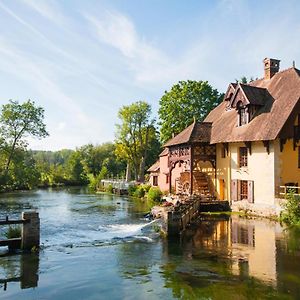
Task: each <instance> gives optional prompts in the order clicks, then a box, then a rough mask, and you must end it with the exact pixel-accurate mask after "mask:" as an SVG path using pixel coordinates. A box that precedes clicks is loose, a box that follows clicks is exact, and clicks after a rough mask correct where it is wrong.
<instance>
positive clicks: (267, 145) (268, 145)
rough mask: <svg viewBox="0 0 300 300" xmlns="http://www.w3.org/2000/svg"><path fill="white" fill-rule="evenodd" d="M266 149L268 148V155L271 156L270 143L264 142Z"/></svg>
mask: <svg viewBox="0 0 300 300" xmlns="http://www.w3.org/2000/svg"><path fill="white" fill-rule="evenodd" d="M263 144H264V147H265V148H266V150H267V152H268V154H270V141H263Z"/></svg>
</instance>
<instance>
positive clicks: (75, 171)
mask: <svg viewBox="0 0 300 300" xmlns="http://www.w3.org/2000/svg"><path fill="white" fill-rule="evenodd" d="M67 169H68V176H69V178H68V179H69V182H70V183H71V184H73V185H83V184H86V183H87V182H88V179H87V174H86V173H85V170H84V168H83V164H82V156H81V153H80V152H79V151H74V152H73V153H72V154H71V156H70V159H69V160H68V163H67Z"/></svg>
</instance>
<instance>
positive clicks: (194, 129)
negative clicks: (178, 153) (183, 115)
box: [164, 122, 212, 147]
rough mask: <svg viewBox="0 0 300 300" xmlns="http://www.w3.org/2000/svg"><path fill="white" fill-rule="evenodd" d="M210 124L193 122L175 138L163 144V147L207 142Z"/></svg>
mask: <svg viewBox="0 0 300 300" xmlns="http://www.w3.org/2000/svg"><path fill="white" fill-rule="evenodd" d="M211 125H212V124H211V123H208V122H202V123H200V122H194V123H192V124H191V125H190V126H188V127H187V128H186V129H184V130H183V131H181V132H180V133H179V134H177V135H176V136H175V137H173V138H172V139H170V140H169V141H168V142H166V143H165V145H164V147H170V146H175V145H180V144H189V143H197V142H209V141H210V134H211Z"/></svg>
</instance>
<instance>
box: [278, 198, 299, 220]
mask: <svg viewBox="0 0 300 300" xmlns="http://www.w3.org/2000/svg"><path fill="white" fill-rule="evenodd" d="M283 208H284V211H283V212H282V213H281V216H280V219H281V221H283V222H285V223H287V224H288V225H300V197H299V196H296V195H294V194H293V193H289V194H287V196H286V202H285V203H284V204H283Z"/></svg>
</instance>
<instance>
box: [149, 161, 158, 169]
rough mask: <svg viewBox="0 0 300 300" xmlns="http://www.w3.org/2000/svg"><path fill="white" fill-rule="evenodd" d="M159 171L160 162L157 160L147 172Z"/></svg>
mask: <svg viewBox="0 0 300 300" xmlns="http://www.w3.org/2000/svg"><path fill="white" fill-rule="evenodd" d="M158 170H159V160H157V161H156V162H155V163H154V164H153V165H152V166H151V167H150V168H149V169H148V170H147V171H148V172H157V171H158Z"/></svg>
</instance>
